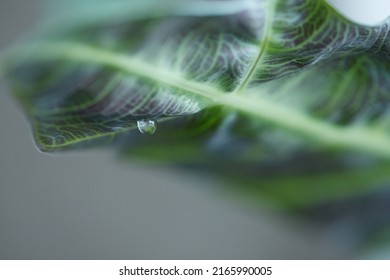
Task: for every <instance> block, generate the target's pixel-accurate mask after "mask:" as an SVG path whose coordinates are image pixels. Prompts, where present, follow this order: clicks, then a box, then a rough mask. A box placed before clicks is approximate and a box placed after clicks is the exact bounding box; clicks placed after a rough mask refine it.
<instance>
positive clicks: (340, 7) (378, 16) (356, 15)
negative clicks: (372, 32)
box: [327, 0, 390, 25]
mask: <svg viewBox="0 0 390 280" xmlns="http://www.w3.org/2000/svg"><path fill="white" fill-rule="evenodd" d="M327 1H328V2H329V3H330V4H331V5H332V6H333V7H335V8H336V10H337V11H339V12H340V13H341V14H343V15H344V16H346V17H347V18H349V19H351V20H352V21H355V22H357V23H360V24H366V25H378V24H380V23H381V22H383V21H384V20H385V19H387V18H388V17H389V16H390V1H389V0H327Z"/></svg>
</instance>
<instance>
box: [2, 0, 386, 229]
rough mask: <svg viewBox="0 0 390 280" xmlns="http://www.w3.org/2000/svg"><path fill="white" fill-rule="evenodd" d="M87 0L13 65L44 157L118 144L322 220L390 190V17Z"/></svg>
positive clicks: (13, 55)
mask: <svg viewBox="0 0 390 280" xmlns="http://www.w3.org/2000/svg"><path fill="white" fill-rule="evenodd" d="M73 2H74V4H73V5H74V6H73V7H70V8H69V10H70V12H71V13H70V15H68V16H65V15H62V16H58V15H59V14H58V13H53V14H54V15H55V17H59V18H60V19H59V20H58V22H56V20H54V21H51V22H50V24H48V25H47V26H48V27H45V28H42V29H41V30H39V32H38V33H37V34H36V37H37V39H36V40H35V41H30V42H25V43H24V44H23V45H21V46H16V47H15V48H13V49H10V50H9V51H8V52H6V53H4V54H3V57H2V63H1V64H2V67H3V73H4V75H5V76H6V77H7V79H8V81H9V84H10V86H11V88H12V91H13V93H14V95H15V96H16V98H17V99H18V100H19V102H20V103H21V104H22V106H23V108H24V110H25V112H26V114H27V115H28V117H29V119H30V120H31V123H32V127H33V131H34V138H35V143H36V145H37V147H38V148H39V149H40V150H42V151H45V152H57V151H64V150H70V149H76V148H82V147H90V146H95V145H102V144H106V143H112V142H114V144H116V146H117V147H119V148H120V150H121V152H122V154H123V155H124V156H125V157H131V158H143V159H147V160H152V161H163V162H168V163H175V164H179V165H180V166H187V167H188V166H190V167H191V168H192V169H201V170H202V172H211V173H213V174H218V175H221V177H222V178H224V179H225V182H226V183H227V185H228V186H230V185H235V186H237V185H238V186H239V188H237V187H236V188H235V190H237V189H239V191H240V193H241V194H243V195H249V196H250V197H252V198H253V199H256V200H259V199H260V200H270V201H273V202H277V203H278V204H279V205H280V206H282V207H287V208H289V209H292V210H294V211H295V212H298V213H300V214H302V215H306V216H310V215H311V213H312V210H313V209H316V207H319V208H321V209H325V210H322V212H321V211H320V212H321V214H320V215H317V216H316V215H314V214H313V217H314V219H317V217H318V216H321V215H323V214H324V213H325V214H326V213H329V212H331V211H332V210H331V209H333V208H332V206H333V205H335V203H336V204H337V203H340V204H341V205H344V204H346V205H347V204H348V201H349V200H351V199H353V198H356V197H359V196H362V195H363V194H364V195H367V196H374V195H375V194H376V193H377V192H378V191H379V192H380V191H382V190H383V189H384V188H386V187H389V186H390V166H389V163H388V161H389V160H390V116H389V112H390V110H389V101H390V63H389V62H390V39H389V30H390V19H388V20H387V21H385V22H384V23H383V24H381V25H378V26H372V27H368V26H362V25H359V24H356V23H353V22H350V21H349V20H347V19H345V18H344V17H343V16H341V15H339V14H338V13H337V12H336V11H335V10H334V9H333V8H332V7H331V6H330V5H329V4H328V3H327V2H326V1H324V0H253V1H252V0H248V1H242V0H237V1H235V0H230V1H229V0H220V1H217V0H211V1H202V0H187V1H182V0H180V1H174V0H171V1H169V0H165V1H161V0H158V1H157V0H148V1H146V0H145V1H138V0H137V1H136V0H134V1H114V0H112V1H103V0H101V1H94V2H93V1H85V2H83V1H73ZM92 2H93V4H92ZM64 5H65V4H64ZM66 5H71V1H67V3H66ZM61 9H62V8H61ZM151 119H156V120H157V122H158V123H159V126H158V129H157V132H156V133H155V134H154V135H153V136H152V137H150V136H145V135H142V134H141V133H139V132H138V131H137V122H138V121H140V120H151ZM227 171H228V172H227ZM228 186H227V188H226V189H229V187H228ZM337 205H338V204H337ZM348 205H349V204H348ZM341 208H342V207H341ZM370 213H371V212H370ZM325 214H324V215H325ZM375 215H378V212H375V211H373V212H372V213H371V214H370V215H367V217H366V218H365V220H367V221H369V220H370V218H371V217H373V216H375ZM362 224H363V225H366V224H365V223H362ZM383 226H385V223H381V224H380V226H378V228H379V229H380V227H383ZM375 228H377V227H375Z"/></svg>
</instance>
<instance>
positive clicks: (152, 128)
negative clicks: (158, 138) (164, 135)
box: [137, 120, 157, 135]
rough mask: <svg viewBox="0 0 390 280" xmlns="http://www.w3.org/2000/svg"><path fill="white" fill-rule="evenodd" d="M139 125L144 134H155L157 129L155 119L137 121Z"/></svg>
mask: <svg viewBox="0 0 390 280" xmlns="http://www.w3.org/2000/svg"><path fill="white" fill-rule="evenodd" d="M137 126H138V130H139V131H140V132H141V133H142V134H148V135H153V134H154V133H155V132H156V129H157V122H156V121H155V120H140V121H137Z"/></svg>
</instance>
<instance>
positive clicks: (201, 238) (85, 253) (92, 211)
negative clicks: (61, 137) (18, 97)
mask: <svg viewBox="0 0 390 280" xmlns="http://www.w3.org/2000/svg"><path fill="white" fill-rule="evenodd" d="M0 3H1V6H0V48H1V49H3V48H4V47H5V46H7V45H9V44H10V42H11V41H13V40H15V38H17V37H18V36H20V34H22V32H23V31H24V30H25V29H26V28H27V27H30V26H32V25H33V24H34V22H36V21H38V20H39V18H40V8H39V7H38V5H37V4H38V1H35V0H34V1H33V0H24V1H23V0H0ZM0 90H1V94H0V130H1V137H0V258H1V259H181V258H187V259H188V258H189V259H214V258H220V259H251V258H257V259H261V258H268V259H294V258H308V259H310V258H345V257H351V255H350V254H349V253H348V246H345V245H343V243H342V242H341V240H338V239H337V238H336V237H335V236H334V235H332V234H330V233H324V232H321V231H320V229H318V228H316V227H315V226H314V225H308V224H305V223H303V222H300V221H295V220H291V219H288V218H287V217H284V216H282V215H280V214H276V213H269V212H267V211H265V210H262V208H261V206H258V205H256V206H254V205H248V204H247V203H245V202H243V201H240V200H238V199H234V198H232V197H229V196H227V195H225V194H224V193H223V192H222V191H221V189H223V186H222V187H221V188H215V187H214V186H215V185H216V184H217V182H214V181H213V180H212V179H211V178H203V179H199V175H193V174H188V173H184V172H182V173H179V172H178V171H177V170H171V169H169V168H167V167H159V166H157V165H154V166H153V165H152V166H150V165H149V166H148V165H145V164H141V163H137V162H133V163H123V162H122V163H121V162H118V161H117V160H116V158H115V155H114V153H113V152H112V151H107V150H94V151H88V152H79V153H75V154H69V155H66V156H48V155H44V154H41V153H39V152H37V151H36V149H35V148H34V146H33V144H32V141H31V135H30V128H29V125H28V122H27V120H26V119H25V118H24V117H23V115H22V113H21V110H20V108H19V107H18V106H17V105H16V104H15V102H14V101H13V100H12V98H11V97H10V94H9V92H8V91H7V89H6V87H5V84H4V82H2V81H1V82H0Z"/></svg>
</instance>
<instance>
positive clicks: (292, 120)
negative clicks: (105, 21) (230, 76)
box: [7, 42, 390, 160]
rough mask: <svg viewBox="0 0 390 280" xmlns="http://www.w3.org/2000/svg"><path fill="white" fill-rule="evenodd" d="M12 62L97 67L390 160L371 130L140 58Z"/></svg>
mask: <svg viewBox="0 0 390 280" xmlns="http://www.w3.org/2000/svg"><path fill="white" fill-rule="evenodd" d="M7 57H8V59H12V60H14V61H15V62H18V61H19V62H20V63H23V61H25V59H26V57H28V58H29V59H30V60H31V59H32V60H50V59H65V60H71V61H76V62H85V63H97V64H101V65H106V66H109V67H113V68H116V69H119V70H121V71H124V72H127V73H129V74H132V75H136V76H138V77H142V78H146V79H149V80H152V81H155V82H159V83H162V84H165V85H167V86H170V87H173V88H176V89H179V90H181V91H185V92H190V93H191V94H193V95H196V96H200V97H204V98H207V99H209V100H210V105H224V106H228V107H230V108H232V109H235V110H238V111H240V112H243V113H246V114H250V115H252V116H255V117H256V118H258V119H261V120H263V121H266V122H268V123H273V124H275V125H277V126H280V127H283V128H285V129H288V130H290V131H293V132H296V133H300V134H303V135H305V136H306V137H309V138H311V139H313V140H316V141H317V142H319V143H322V144H323V145H326V146H333V147H338V148H346V149H352V150H358V151H363V152H366V153H369V154H372V155H376V156H378V157H381V158H385V159H389V160H390V137H389V136H388V135H386V134H384V133H383V132H382V131H381V130H375V129H374V128H370V127H363V126H354V127H348V128H345V127H340V126H336V125H333V124H330V123H326V122H323V121H320V120H318V119H314V118H312V117H310V116H308V115H307V114H304V113H301V112H298V111H294V110H292V109H290V108H288V107H286V106H282V105H280V104H276V103H274V102H272V101H270V100H268V99H266V98H264V97H262V96H261V94H262V93H261V92H259V95H258V96H257V97H256V99H255V98H252V97H248V96H245V95H242V94H240V95H236V94H231V93H227V92H223V91H220V90H219V89H216V88H214V87H212V86H209V85H205V84H201V83H198V82H194V81H190V80H188V79H185V78H184V77H182V76H179V74H177V73H176V75H174V74H172V72H169V71H168V70H166V71H164V70H161V69H158V68H157V67H155V66H153V65H150V64H148V63H145V62H143V61H141V60H139V59H137V58H134V57H130V56H127V55H123V54H117V53H114V52H111V51H107V50H103V49H99V48H96V47H91V46H87V45H82V44H79V43H73V42H56V43H54V42H44V43H36V44H34V45H30V46H24V47H22V49H18V50H16V49H15V50H13V51H12V52H11V53H9V54H8V56H7Z"/></svg>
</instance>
